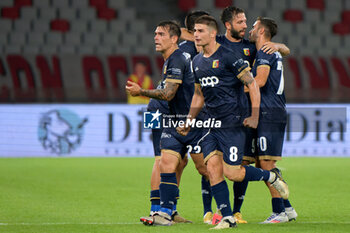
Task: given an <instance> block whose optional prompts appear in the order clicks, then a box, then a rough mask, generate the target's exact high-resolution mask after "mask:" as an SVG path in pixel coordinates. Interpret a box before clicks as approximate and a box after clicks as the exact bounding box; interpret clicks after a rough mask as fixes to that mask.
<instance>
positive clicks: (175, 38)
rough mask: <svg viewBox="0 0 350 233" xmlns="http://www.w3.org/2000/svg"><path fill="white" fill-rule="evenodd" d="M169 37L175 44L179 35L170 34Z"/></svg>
mask: <svg viewBox="0 0 350 233" xmlns="http://www.w3.org/2000/svg"><path fill="white" fill-rule="evenodd" d="M170 39H171V42H172V43H173V44H177V41H178V40H179V37H177V36H172V37H170Z"/></svg>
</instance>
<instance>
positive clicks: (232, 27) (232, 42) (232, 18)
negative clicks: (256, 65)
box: [182, 6, 290, 223]
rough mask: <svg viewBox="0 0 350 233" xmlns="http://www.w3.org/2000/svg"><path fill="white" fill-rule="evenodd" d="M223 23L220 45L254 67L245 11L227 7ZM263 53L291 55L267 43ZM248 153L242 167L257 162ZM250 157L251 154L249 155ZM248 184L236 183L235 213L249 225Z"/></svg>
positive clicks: (248, 134) (218, 37)
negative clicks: (246, 215)
mask: <svg viewBox="0 0 350 233" xmlns="http://www.w3.org/2000/svg"><path fill="white" fill-rule="evenodd" d="M221 21H222V23H223V24H224V26H225V28H226V32H225V34H224V35H218V36H217V37H216V40H217V42H218V43H220V44H222V45H224V46H225V47H227V48H229V49H231V50H232V51H233V52H234V53H235V54H236V55H239V57H240V58H242V59H243V60H244V61H245V62H246V63H248V64H249V66H252V64H253V61H254V59H255V54H256V47H255V44H254V43H250V42H249V40H246V39H244V35H245V31H246V29H247V19H246V16H245V13H244V10H243V9H241V8H238V7H234V6H228V7H226V8H225V9H224V10H223V11H222V14H221ZM182 37H184V38H186V39H188V40H193V37H192V36H191V34H189V33H188V32H187V31H186V30H184V29H183V30H182ZM262 49H263V51H265V52H267V53H269V54H271V53H274V52H276V51H279V52H280V53H281V54H282V55H284V56H285V55H288V54H289V53H290V51H289V49H288V47H286V46H285V45H284V44H280V43H273V42H271V41H270V42H267V43H266V44H264V46H263V48H262ZM246 133H247V140H248V141H250V139H251V137H252V132H251V129H247V130H246ZM247 153H248V152H247V151H246V152H245V155H244V156H243V161H242V165H249V164H250V163H253V162H255V158H252V157H250V156H246V155H247ZM248 155H249V154H248ZM247 186H248V182H247V181H243V182H234V184H233V191H234V201H233V203H234V205H233V206H234V207H233V213H234V217H235V220H236V222H237V223H247V221H246V220H243V218H242V214H241V207H242V204H243V200H244V196H245V193H246V190H247Z"/></svg>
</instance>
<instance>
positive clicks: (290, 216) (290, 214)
mask: <svg viewBox="0 0 350 233" xmlns="http://www.w3.org/2000/svg"><path fill="white" fill-rule="evenodd" d="M286 214H287V217H288V220H289V221H293V220H296V219H297V217H298V214H297V212H296V211H295V209H294V208H293V207H288V208H286Z"/></svg>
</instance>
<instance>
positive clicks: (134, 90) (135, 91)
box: [125, 81, 141, 96]
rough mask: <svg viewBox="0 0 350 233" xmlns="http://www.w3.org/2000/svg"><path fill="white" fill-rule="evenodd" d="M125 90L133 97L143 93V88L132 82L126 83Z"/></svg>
mask: <svg viewBox="0 0 350 233" xmlns="http://www.w3.org/2000/svg"><path fill="white" fill-rule="evenodd" d="M125 89H126V91H127V92H129V93H130V95H132V96H138V95H140V93H141V87H140V86H139V85H138V84H137V83H134V82H131V81H128V82H127V83H126V86H125Z"/></svg>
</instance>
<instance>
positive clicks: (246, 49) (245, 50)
mask: <svg viewBox="0 0 350 233" xmlns="http://www.w3.org/2000/svg"><path fill="white" fill-rule="evenodd" d="M243 52H244V55H246V56H250V50H249V48H244V49H243Z"/></svg>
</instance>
